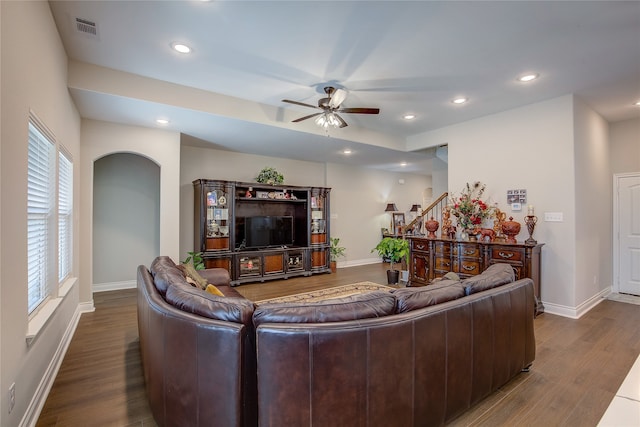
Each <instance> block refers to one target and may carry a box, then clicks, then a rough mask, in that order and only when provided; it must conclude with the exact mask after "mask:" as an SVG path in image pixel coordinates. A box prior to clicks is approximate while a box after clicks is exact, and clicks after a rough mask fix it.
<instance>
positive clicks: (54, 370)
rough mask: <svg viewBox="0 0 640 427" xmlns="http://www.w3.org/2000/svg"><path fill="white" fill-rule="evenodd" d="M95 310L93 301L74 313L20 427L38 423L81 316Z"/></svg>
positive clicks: (81, 305) (29, 426) (79, 307)
mask: <svg viewBox="0 0 640 427" xmlns="http://www.w3.org/2000/svg"><path fill="white" fill-rule="evenodd" d="M94 310H95V308H94V306H93V301H91V302H88V303H80V304H78V306H77V307H76V310H75V312H74V313H73V317H72V318H71V321H70V322H69V325H68V326H67V329H66V330H65V332H64V335H63V336H62V340H60V344H59V345H58V348H57V349H56V352H55V353H54V355H53V357H52V358H51V362H49V366H47V370H46V371H45V373H44V375H43V376H42V379H41V380H40V384H38V387H37V389H36V392H35V393H34V395H33V398H32V399H31V402H29V406H28V407H27V410H26V411H25V414H24V416H23V417H22V420H21V421H20V424H19V425H20V427H27V426H28V427H32V426H35V425H36V423H37V422H38V418H39V417H40V412H42V408H43V407H44V404H45V402H46V401H47V396H49V392H50V391H51V387H53V383H54V381H55V379H56V376H57V375H58V371H59V370H60V366H61V365H62V361H63V360H64V356H65V355H66V354H67V350H68V349H69V345H70V344H71V340H72V339H73V335H74V334H75V332H76V328H77V327H78V323H79V322H80V316H81V315H82V313H86V312H91V311H94Z"/></svg>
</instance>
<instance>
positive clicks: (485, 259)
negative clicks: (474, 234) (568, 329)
mask: <svg viewBox="0 0 640 427" xmlns="http://www.w3.org/2000/svg"><path fill="white" fill-rule="evenodd" d="M407 238H408V239H409V241H410V244H409V248H410V257H409V283H408V286H423V285H428V284H429V283H431V281H432V280H433V279H435V278H437V277H442V276H444V275H445V274H446V273H448V272H450V271H453V272H454V273H456V274H458V276H460V278H466V277H470V276H475V275H476V274H480V273H482V272H483V271H484V270H485V269H487V268H488V267H489V266H490V265H492V264H496V263H506V264H509V265H511V267H513V270H514V272H515V275H516V280H518V279H522V278H524V277H529V278H531V279H532V280H533V284H534V292H535V295H536V313H537V314H539V313H543V312H544V306H543V305H542V301H541V300H540V276H541V270H540V268H541V264H540V263H541V253H542V246H543V245H544V244H543V243H539V244H535V245H530V244H525V243H505V242H480V241H458V240H451V239H437V238H436V239H429V238H426V237H407Z"/></svg>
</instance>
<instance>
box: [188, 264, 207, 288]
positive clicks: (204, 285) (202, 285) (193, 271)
mask: <svg viewBox="0 0 640 427" xmlns="http://www.w3.org/2000/svg"><path fill="white" fill-rule="evenodd" d="M182 265H183V266H184V271H185V273H186V275H187V276H189V277H191V278H192V279H193V280H194V281H195V282H196V283H197V284H198V286H200V289H203V290H204V289H206V288H207V285H208V282H207V279H205V278H203V277H202V276H201V275H200V274H198V272H197V271H196V268H195V267H194V266H193V264H182Z"/></svg>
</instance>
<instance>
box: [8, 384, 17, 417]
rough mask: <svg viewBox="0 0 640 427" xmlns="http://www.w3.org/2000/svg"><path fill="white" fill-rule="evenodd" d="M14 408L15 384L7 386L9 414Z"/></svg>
mask: <svg viewBox="0 0 640 427" xmlns="http://www.w3.org/2000/svg"><path fill="white" fill-rule="evenodd" d="M14 406H16V383H13V384H11V385H10V386H9V413H11V411H13V407H14Z"/></svg>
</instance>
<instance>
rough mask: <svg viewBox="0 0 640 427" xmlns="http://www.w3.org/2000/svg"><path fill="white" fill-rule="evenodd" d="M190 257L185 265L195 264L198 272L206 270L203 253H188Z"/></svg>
mask: <svg viewBox="0 0 640 427" xmlns="http://www.w3.org/2000/svg"><path fill="white" fill-rule="evenodd" d="M187 255H189V256H188V257H187V258H186V259H185V260H184V261H182V263H183V264H189V263H191V264H193V267H194V268H195V269H196V270H204V258H203V257H202V252H187Z"/></svg>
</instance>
